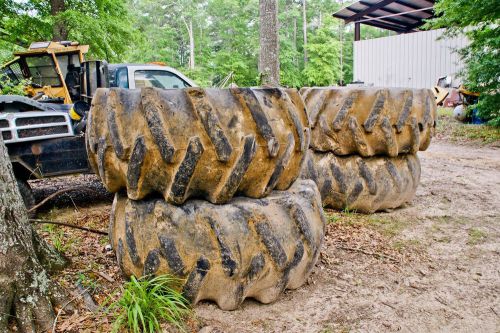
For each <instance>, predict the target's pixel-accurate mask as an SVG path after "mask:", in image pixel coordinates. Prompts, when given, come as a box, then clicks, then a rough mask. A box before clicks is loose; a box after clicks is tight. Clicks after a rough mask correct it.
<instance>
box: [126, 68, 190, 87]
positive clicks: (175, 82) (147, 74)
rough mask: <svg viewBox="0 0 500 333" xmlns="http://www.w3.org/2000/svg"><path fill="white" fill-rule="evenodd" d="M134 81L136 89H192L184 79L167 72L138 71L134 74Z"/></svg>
mask: <svg viewBox="0 0 500 333" xmlns="http://www.w3.org/2000/svg"><path fill="white" fill-rule="evenodd" d="M134 80H135V87H136V88H144V87H155V88H161V89H171V88H186V87H190V85H189V84H188V83H187V82H185V81H184V80H183V79H181V78H180V77H178V76H177V75H175V74H174V73H172V72H169V71H166V70H148V69H145V70H137V71H135V73H134Z"/></svg>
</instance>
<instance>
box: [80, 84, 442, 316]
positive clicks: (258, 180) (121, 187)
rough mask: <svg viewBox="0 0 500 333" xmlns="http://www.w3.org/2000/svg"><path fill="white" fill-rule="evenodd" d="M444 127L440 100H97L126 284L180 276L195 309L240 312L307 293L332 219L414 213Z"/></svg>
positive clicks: (92, 152)
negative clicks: (429, 153) (302, 289)
mask: <svg viewBox="0 0 500 333" xmlns="http://www.w3.org/2000/svg"><path fill="white" fill-rule="evenodd" d="M435 114H436V107H435V104H434V99H433V97H432V95H431V92H430V91H428V90H399V89H389V90H388V89H373V88H306V89H303V90H301V92H300V94H299V93H298V92H297V91H296V90H295V89H281V88H232V89H202V88H186V89H171V90H160V89H156V88H144V89H142V90H124V89H117V88H116V89H115V88H113V89H99V90H98V91H97V94H96V95H95V96H94V99H93V101H92V108H91V111H90V116H89V121H88V126H87V134H86V138H87V141H86V144H87V150H88V153H89V159H90V162H91V164H92V167H93V169H94V170H95V172H96V174H97V175H99V177H100V178H101V180H102V181H103V183H104V185H105V186H106V188H107V189H108V190H109V191H111V192H115V193H116V195H115V200H114V203H113V207H112V215H111V224H110V236H111V239H112V244H113V248H114V249H115V251H116V255H117V259H118V263H119V265H120V267H121V269H122V270H123V272H124V273H125V274H126V275H135V276H143V275H160V274H165V273H169V274H173V275H176V276H178V277H180V278H182V279H183V281H184V284H183V293H184V295H185V296H186V297H187V298H188V299H189V300H190V301H191V302H192V303H193V304H196V303H197V302H198V301H200V300H212V301H215V302H216V303H217V304H218V305H219V307H221V308H222V309H226V310H230V309H235V308H237V307H238V306H239V305H240V304H241V302H242V301H243V300H244V299H245V298H246V297H252V298H255V299H257V300H258V301H261V302H263V303H269V302H272V301H274V300H275V299H276V298H277V297H278V296H279V295H280V293H281V292H282V291H283V290H285V289H286V288H289V289H294V288H298V287H299V286H301V285H302V284H303V283H304V282H305V281H306V279H307V277H308V275H309V273H310V272H311V270H312V268H313V267H314V264H315V262H316V260H317V258H318V255H319V252H320V248H321V244H322V242H323V237H324V229H325V218H324V214H323V209H322V207H323V205H324V206H328V207H333V208H337V209H343V208H346V207H348V208H349V209H356V210H359V211H362V212H372V211H375V210H379V209H387V208H395V207H398V206H400V205H401V204H403V203H404V202H406V201H408V200H411V198H412V197H413V196H414V194H415V190H416V187H417V185H418V182H419V178H420V164H419V161H418V158H417V156H416V152H417V151H418V150H419V149H420V150H423V149H426V148H427V146H428V145H429V143H430V140H431V137H432V135H433V131H434V126H435ZM299 175H301V177H300V178H301V179H298V178H299ZM316 184H317V185H316ZM318 188H319V190H318Z"/></svg>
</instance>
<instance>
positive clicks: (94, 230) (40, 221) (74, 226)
mask: <svg viewBox="0 0 500 333" xmlns="http://www.w3.org/2000/svg"><path fill="white" fill-rule="evenodd" d="M29 221H30V222H31V223H37V224H56V225H62V226H65V227H70V228H75V229H80V230H83V231H88V232H92V233H94V234H99V235H106V236H107V235H108V233H107V232H106V231H102V230H97V229H92V228H87V227H81V226H79V225H74V224H71V223H66V222H61V221H50V220H41V219H30V220H29Z"/></svg>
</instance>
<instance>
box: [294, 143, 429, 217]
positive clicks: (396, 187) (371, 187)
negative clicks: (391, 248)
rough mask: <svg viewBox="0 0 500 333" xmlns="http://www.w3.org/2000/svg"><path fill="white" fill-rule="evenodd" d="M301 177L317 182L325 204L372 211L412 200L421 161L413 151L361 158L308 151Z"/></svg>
mask: <svg viewBox="0 0 500 333" xmlns="http://www.w3.org/2000/svg"><path fill="white" fill-rule="evenodd" d="M301 177H302V178H304V179H312V180H314V181H315V182H316V184H317V185H318V188H319V191H320V193H321V198H322V201H323V206H325V207H330V208H334V209H337V210H343V209H349V210H355V211H358V212H361V213H373V212H375V211H378V210H384V209H392V208H397V207H399V206H401V205H403V204H404V203H405V202H408V201H410V200H412V199H413V197H414V196H415V192H416V190H417V186H418V183H419V182H420V161H419V160H418V157H417V156H416V155H410V154H406V155H399V156H397V157H382V156H377V157H370V158H362V157H359V156H347V157H341V156H336V155H334V154H332V153H316V152H313V151H309V153H308V156H307V159H306V162H305V163H304V168H303V169H302V174H301Z"/></svg>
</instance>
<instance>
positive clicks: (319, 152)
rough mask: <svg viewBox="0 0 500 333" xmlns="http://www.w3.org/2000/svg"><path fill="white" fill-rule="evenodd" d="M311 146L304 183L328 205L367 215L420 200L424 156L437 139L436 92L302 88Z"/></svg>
mask: <svg viewBox="0 0 500 333" xmlns="http://www.w3.org/2000/svg"><path fill="white" fill-rule="evenodd" d="M300 94H301V96H302V98H303V100H304V103H305V105H306V109H307V113H308V117H309V121H310V126H311V143H310V149H309V152H308V156H307V161H306V163H305V166H304V168H303V171H302V174H301V178H303V179H312V180H314V181H315V182H316V184H317V185H318V188H319V191H320V193H321V197H322V201H323V205H324V206H325V207H330V208H334V209H338V210H343V209H349V210H355V211H358V212H362V213H372V212H375V211H378V210H386V209H392V208H397V207H399V206H401V205H403V204H404V203H406V202H408V201H410V200H412V199H413V197H414V196H415V192H416V188H417V186H418V183H419V181H420V161H419V160H418V157H417V152H418V151H419V150H425V149H427V147H428V146H429V144H430V142H431V138H432V137H433V136H434V131H435V127H436V104H435V102H434V97H433V95H432V92H431V90H428V89H399V88H390V89H386V88H362V87H353V88H351V87H349V88H302V89H301V91H300Z"/></svg>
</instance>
